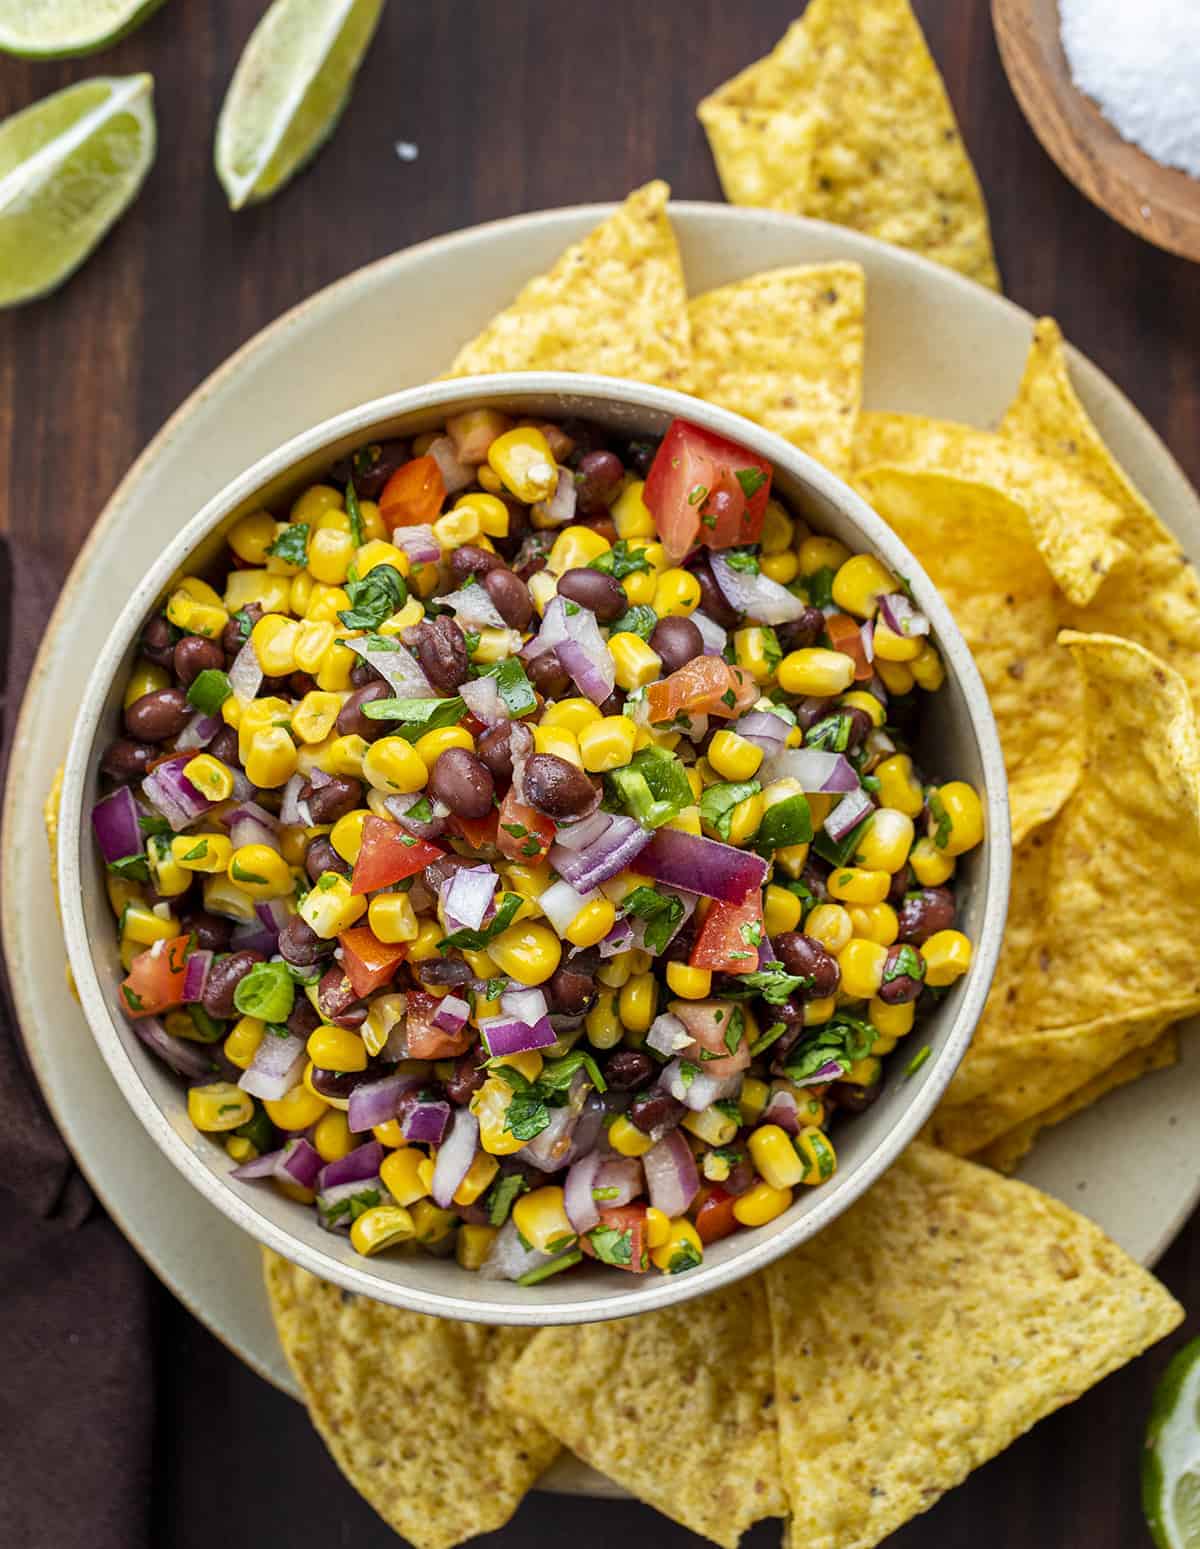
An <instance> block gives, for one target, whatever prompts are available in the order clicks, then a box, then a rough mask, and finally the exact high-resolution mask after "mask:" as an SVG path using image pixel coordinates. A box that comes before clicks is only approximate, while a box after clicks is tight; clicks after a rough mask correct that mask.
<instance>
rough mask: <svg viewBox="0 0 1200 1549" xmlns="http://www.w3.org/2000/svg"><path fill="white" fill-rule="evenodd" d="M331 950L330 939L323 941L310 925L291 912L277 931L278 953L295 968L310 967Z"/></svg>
mask: <svg viewBox="0 0 1200 1549" xmlns="http://www.w3.org/2000/svg"><path fill="white" fill-rule="evenodd" d="M332 950H333V942H332V941H324V940H322V938H321V937H320V936H318V935H317V933H316V931H315V930H313V928H312V926H311V925H309V924H307V923H306V922H305V921H304V920H302V919H301V918H300V916H299V915H298V914H293V915H291V916H290V917H289V918H288V921H287V923H286V924H285V925H284V927H283V929H282V930H281V931H280V932H279V955H280V957H283V958H286V959H287V961H288V962H289V963H294V964H295V965H296V967H297V968H311V967H312V965H313V964H314V963H319V962H320V961H321V959H322V958H323V957H324V956H326V954H327V953H329V952H331V951H332Z"/></svg>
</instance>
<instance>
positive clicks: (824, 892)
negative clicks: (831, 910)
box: [800, 857, 829, 904]
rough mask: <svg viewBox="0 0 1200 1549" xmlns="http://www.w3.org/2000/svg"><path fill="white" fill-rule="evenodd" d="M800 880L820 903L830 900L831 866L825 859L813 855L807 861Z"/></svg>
mask: <svg viewBox="0 0 1200 1549" xmlns="http://www.w3.org/2000/svg"><path fill="white" fill-rule="evenodd" d="M800 880H801V882H803V884H804V886H805V887H806V888H807V889H808V891H809V892H810V893H811V894H812V896H813V897H814V898H815V899H816V900H817V902H818V903H819V904H827V903H828V902H829V868H828V867H827V866H826V865H825V863H824V862H823V861H818V860H816V859H814V858H812V857H810V858H809V859H808V860H807V861H805V863H804V870H803V871H802V872H801V873H800Z"/></svg>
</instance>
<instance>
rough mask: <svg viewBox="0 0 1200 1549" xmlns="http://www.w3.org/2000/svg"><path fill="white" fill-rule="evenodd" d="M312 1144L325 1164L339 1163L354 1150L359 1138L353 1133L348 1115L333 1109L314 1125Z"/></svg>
mask: <svg viewBox="0 0 1200 1549" xmlns="http://www.w3.org/2000/svg"><path fill="white" fill-rule="evenodd" d="M312 1143H313V1146H314V1148H315V1149H316V1152H317V1155H318V1156H319V1157H320V1158H321V1160H322V1161H323V1162H337V1161H340V1160H341V1158H342V1157H343V1156H347V1155H349V1153H350V1152H351V1151H353V1150H354V1148H355V1146H357V1145H358V1143H359V1137H358V1136H357V1135H355V1134H353V1133H352V1132H351V1129H350V1124H349V1121H348V1120H347V1118H346V1115H345V1114H344V1113H339V1112H338V1110H337V1109H336V1108H331V1109H330V1110H329V1112H328V1113H324V1114H322V1115H321V1117H320V1118H319V1119H318V1120H317V1122H316V1124H315V1125H314V1127H313V1134H312Z"/></svg>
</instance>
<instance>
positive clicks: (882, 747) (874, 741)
mask: <svg viewBox="0 0 1200 1549" xmlns="http://www.w3.org/2000/svg"><path fill="white" fill-rule="evenodd" d="M863 746H864V747H865V748H866V750H867V752H868V754H869V755H870V756H871V757H872V758H874V759H876V760H878V759H882V758H890V757H891V755H892V754H893V753H894V752H895V751H896V744H895V743H894V742H893V741H892V739H891V738H890V737H889V736H888V734H887V732H885V731H884V729H883V727H882V726H873V727H872V728H871V730H870V731H869V732H868V733H867V740H866V742H865V743H864V744H863Z"/></svg>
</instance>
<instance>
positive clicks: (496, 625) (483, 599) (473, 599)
mask: <svg viewBox="0 0 1200 1549" xmlns="http://www.w3.org/2000/svg"><path fill="white" fill-rule="evenodd" d="M438 601H439V602H442V603H445V605H446V607H448V608H450V609H451V610H452V611H453V613H454V616H455V618H456V619H457V620H458V622H459V623H460V624H461V625H462V627H463V628H464V629H507V628H508V625H507V624H506V623H505V622H504V619H503V617H502V615H501V614H500V612H499V611H498V610H497V608H496V604H495V603H494V602H493V601H492V599H491V598H490V597H489V596H488V594H487V592H486V591H484V589H483V587H482V586H480V584H479V582H478V581H472V582H470V584H469V585H467V586H463V587H460V589H459V590H458V591H457V592H451V593H450V594H449V596H447V597H439V598H438Z"/></svg>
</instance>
